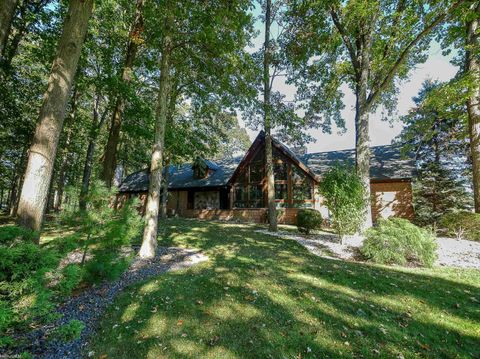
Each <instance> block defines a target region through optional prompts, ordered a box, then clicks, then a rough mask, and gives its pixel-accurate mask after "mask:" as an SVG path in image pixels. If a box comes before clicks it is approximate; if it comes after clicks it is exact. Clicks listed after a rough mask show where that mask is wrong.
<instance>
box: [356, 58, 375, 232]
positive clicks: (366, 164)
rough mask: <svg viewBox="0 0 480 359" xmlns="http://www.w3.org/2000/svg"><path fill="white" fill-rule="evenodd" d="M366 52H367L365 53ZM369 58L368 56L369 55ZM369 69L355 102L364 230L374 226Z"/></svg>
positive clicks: (364, 72)
mask: <svg viewBox="0 0 480 359" xmlns="http://www.w3.org/2000/svg"><path fill="white" fill-rule="evenodd" d="M364 52H365V51H364ZM367 56H368V55H367ZM367 86H368V67H367V66H362V67H361V70H360V78H359V79H358V81H357V88H356V102H355V167H356V171H357V175H358V177H359V178H360V181H361V182H362V184H363V188H364V206H365V207H364V213H363V223H362V226H361V229H362V230H365V229H367V228H369V227H371V226H372V206H371V193H370V135H369V130H368V125H369V112H368V110H369V109H368V106H367Z"/></svg>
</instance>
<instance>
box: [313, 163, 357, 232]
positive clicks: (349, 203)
mask: <svg viewBox="0 0 480 359" xmlns="http://www.w3.org/2000/svg"><path fill="white" fill-rule="evenodd" d="M320 193H321V194H322V196H323V198H324V204H325V206H327V208H328V210H329V211H330V213H331V215H332V225H333V228H334V229H335V231H336V232H337V234H338V235H339V236H340V238H342V237H343V236H344V235H345V234H354V233H355V232H357V231H358V230H359V229H360V224H361V221H362V213H363V209H364V202H363V195H364V189H363V185H362V183H361V181H360V179H359V178H358V176H357V175H356V174H355V170H354V169H352V168H349V167H341V166H339V165H337V166H335V167H333V168H332V169H330V170H329V171H328V172H327V173H326V174H325V175H324V176H323V178H322V180H321V182H320Z"/></svg>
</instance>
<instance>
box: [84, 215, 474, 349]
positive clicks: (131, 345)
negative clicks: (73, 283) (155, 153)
mask: <svg viewBox="0 0 480 359" xmlns="http://www.w3.org/2000/svg"><path fill="white" fill-rule="evenodd" d="M161 228H162V232H161V234H160V236H159V244H160V245H163V246H180V247H189V248H200V249H202V250H203V251H204V252H205V254H207V255H208V256H209V258H210V260H209V261H208V262H205V263H202V264H198V265H196V266H194V267H192V268H191V269H188V270H183V271H178V272H171V273H166V274H164V275H161V276H159V277H157V278H154V279H151V280H148V281H145V282H143V283H139V284H138V285H135V286H133V287H131V289H130V290H128V291H126V292H125V293H124V294H122V295H121V296H120V297H118V298H117V300H116V302H115V303H114V304H113V305H112V306H111V307H110V310H109V311H108V312H107V314H106V315H105V317H104V320H103V322H102V323H101V325H100V328H99V330H98V333H97V335H95V337H94V338H93V343H92V344H91V346H90V347H89V348H88V349H87V350H88V351H89V352H93V353H94V355H95V356H98V357H102V356H107V357H109V358H132V357H141V358H169V357H175V358H189V357H192V358H193V357H195V358H198V357H202V358H259V357H260V358H300V357H301V358H323V357H334V358H354V357H355V358H359V357H363V358H379V357H380V358H397V357H401V356H402V357H404V358H416V357H427V358H438V357H444V358H470V357H474V356H475V355H476V354H477V353H479V352H480V332H479V326H478V323H479V320H480V312H479V309H478V308H479V305H478V303H479V301H480V286H479V283H480V273H479V271H475V270H457V269H447V268H435V269H421V268H391V267H386V266H382V265H376V264H367V263H355V262H343V261H338V260H333V259H326V258H320V257H316V256H314V255H313V254H310V253H309V252H307V250H306V249H304V248H303V247H301V246H300V245H298V244H297V243H296V242H295V241H291V240H283V239H280V238H276V237H272V236H270V235H265V234H262V233H258V232H255V229H256V227H255V226H254V225H244V224H226V223H212V222H202V221H195V220H180V219H175V220H167V221H166V222H164V223H162V226H161Z"/></svg>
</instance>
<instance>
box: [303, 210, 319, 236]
mask: <svg viewBox="0 0 480 359" xmlns="http://www.w3.org/2000/svg"><path fill="white" fill-rule="evenodd" d="M322 222H323V219H322V215H321V214H320V212H318V211H316V210H314V209H301V210H299V211H298V214H297V227H298V230H299V232H300V233H305V234H310V231H312V230H315V229H320V228H321V227H322Z"/></svg>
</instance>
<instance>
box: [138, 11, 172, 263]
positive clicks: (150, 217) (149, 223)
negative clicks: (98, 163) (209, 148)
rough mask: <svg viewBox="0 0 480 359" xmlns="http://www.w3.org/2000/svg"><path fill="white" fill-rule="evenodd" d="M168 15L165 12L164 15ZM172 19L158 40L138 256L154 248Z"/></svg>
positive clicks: (150, 255)
mask: <svg viewBox="0 0 480 359" xmlns="http://www.w3.org/2000/svg"><path fill="white" fill-rule="evenodd" d="M168 16H169V15H168ZM172 20H173V19H169V18H167V19H166V22H167V26H166V28H167V29H166V34H165V35H164V38H163V41H162V60H161V67H160V88H159V91H158V99H157V108H156V114H155V119H156V124H155V144H154V145H153V151H152V161H151V165H150V184H149V187H148V197H147V205H146V211H145V230H144V233H143V242H142V247H141V248H140V252H139V255H140V257H142V258H153V257H154V256H155V252H156V249H157V227H158V214H159V206H160V191H161V186H162V161H163V150H164V143H165V125H166V122H167V112H168V108H167V102H168V93H169V89H170V86H169V82H170V52H171V39H170V36H169V35H168V30H169V27H170V26H169V25H170V23H171V21H172Z"/></svg>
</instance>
